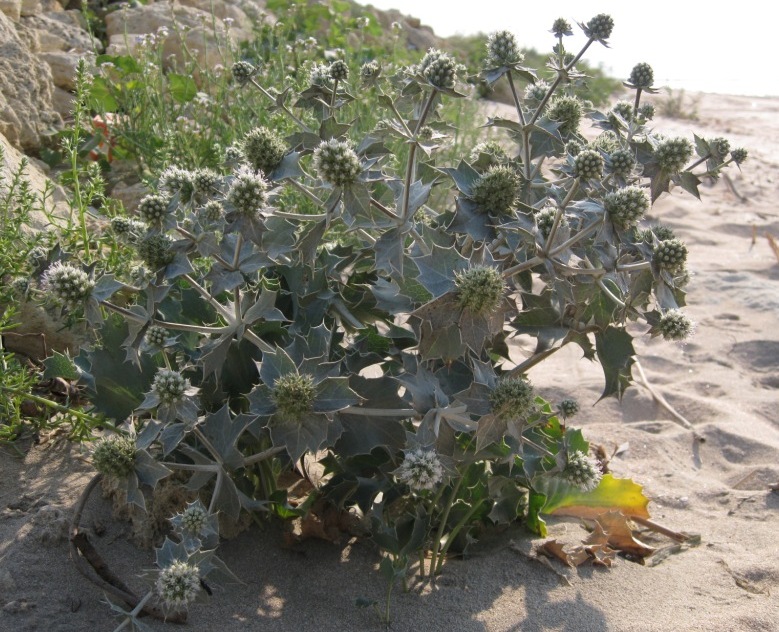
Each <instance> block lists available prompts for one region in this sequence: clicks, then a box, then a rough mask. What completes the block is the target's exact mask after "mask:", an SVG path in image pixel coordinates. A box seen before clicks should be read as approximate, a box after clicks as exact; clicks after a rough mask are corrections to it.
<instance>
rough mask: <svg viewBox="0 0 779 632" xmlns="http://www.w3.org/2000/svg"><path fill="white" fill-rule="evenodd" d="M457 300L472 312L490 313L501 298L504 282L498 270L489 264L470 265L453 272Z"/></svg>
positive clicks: (496, 306)
mask: <svg viewBox="0 0 779 632" xmlns="http://www.w3.org/2000/svg"><path fill="white" fill-rule="evenodd" d="M454 283H455V286H456V287H457V300H458V302H459V303H460V306H461V307H462V308H463V309H467V310H468V311H470V312H471V313H473V314H485V313H490V312H492V311H494V310H495V309H497V308H498V306H499V305H500V303H501V301H502V300H503V292H504V290H505V287H506V286H505V283H504V281H503V275H501V273H500V270H498V269H497V268H493V267H491V266H481V265H476V266H471V267H470V268H467V269H465V270H462V271H460V272H457V273H455V279H454Z"/></svg>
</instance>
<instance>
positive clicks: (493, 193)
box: [471, 165, 520, 215]
mask: <svg viewBox="0 0 779 632" xmlns="http://www.w3.org/2000/svg"><path fill="white" fill-rule="evenodd" d="M519 183H520V179H519V175H518V174H517V172H516V171H514V170H513V169H512V168H511V167H509V166H507V165H497V166H493V167H490V168H489V169H488V170H487V171H486V172H485V173H484V174H482V176H481V177H480V178H479V179H478V180H477V181H476V182H475V183H474V185H473V191H472V194H471V197H472V198H473V201H474V202H476V204H478V205H479V206H480V207H481V208H482V210H484V211H486V212H488V213H492V214H493V215H507V214H509V213H511V211H512V209H513V208H514V201H515V200H516V198H517V191H518V189H519Z"/></svg>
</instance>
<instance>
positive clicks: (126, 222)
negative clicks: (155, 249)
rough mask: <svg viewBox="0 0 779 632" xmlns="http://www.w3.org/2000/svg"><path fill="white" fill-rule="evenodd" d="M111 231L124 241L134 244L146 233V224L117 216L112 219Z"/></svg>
mask: <svg viewBox="0 0 779 632" xmlns="http://www.w3.org/2000/svg"><path fill="white" fill-rule="evenodd" d="M111 230H112V231H114V234H116V235H117V236H118V237H121V238H122V239H123V240H125V241H127V242H129V243H133V242H134V241H135V240H136V239H137V238H138V235H140V234H142V233H145V232H146V224H144V223H143V222H139V221H138V220H137V219H130V218H129V217H120V216H117V217H112V218H111Z"/></svg>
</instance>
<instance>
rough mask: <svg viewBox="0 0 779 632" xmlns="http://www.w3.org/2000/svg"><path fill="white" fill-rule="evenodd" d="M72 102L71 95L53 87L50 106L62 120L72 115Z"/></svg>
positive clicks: (72, 97)
mask: <svg viewBox="0 0 779 632" xmlns="http://www.w3.org/2000/svg"><path fill="white" fill-rule="evenodd" d="M73 100H74V95H73V93H71V92H68V91H67V90H63V89H62V88H58V87H57V86H54V91H53V92H52V94H51V104H52V107H54V111H55V112H57V114H59V115H60V116H61V117H62V118H67V117H69V116H70V115H71V114H72V113H73Z"/></svg>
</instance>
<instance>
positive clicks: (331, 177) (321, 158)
mask: <svg viewBox="0 0 779 632" xmlns="http://www.w3.org/2000/svg"><path fill="white" fill-rule="evenodd" d="M314 169H316V171H317V173H318V174H319V177H320V178H322V179H323V180H324V181H325V182H329V183H330V184H332V185H333V186H337V187H348V186H349V185H351V184H354V183H355V182H356V181H357V177H358V176H359V175H360V173H361V172H362V166H361V165H360V158H359V157H358V156H357V154H356V153H355V151H354V149H352V146H351V144H350V143H348V142H346V141H341V140H336V139H335V138H331V139H330V140H326V141H323V142H322V143H321V144H320V145H319V147H317V148H316V149H315V150H314Z"/></svg>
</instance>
